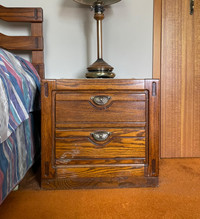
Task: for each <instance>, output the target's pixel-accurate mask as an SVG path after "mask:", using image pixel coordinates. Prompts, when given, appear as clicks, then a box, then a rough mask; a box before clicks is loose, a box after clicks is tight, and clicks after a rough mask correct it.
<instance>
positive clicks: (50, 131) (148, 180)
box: [41, 79, 160, 189]
mask: <svg viewBox="0 0 200 219" xmlns="http://www.w3.org/2000/svg"><path fill="white" fill-rule="evenodd" d="M41 95H42V101H41V102H42V164H41V165H42V187H43V188H47V189H59V188H60V189H63V188H64V189H71V188H72V189H74V188H112V187H142V186H145V187H146V186H157V184H158V172H159V130H160V127H159V111H160V91H159V81H158V80H129V79H127V80H126V79H125V80H121V79H82V80H75V79H74V80H70V79H69V80H68V79H66V80H43V81H42V94H41Z"/></svg>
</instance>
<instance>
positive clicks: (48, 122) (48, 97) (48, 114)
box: [41, 80, 56, 184]
mask: <svg viewBox="0 0 200 219" xmlns="http://www.w3.org/2000/svg"><path fill="white" fill-rule="evenodd" d="M55 87H56V82H55V81H54V80H52V81H50V80H48V82H47V81H46V80H42V84H41V126H42V128H41V130H42V133H41V140H42V149H41V157H42V159H41V174H42V184H48V180H49V179H52V178H54V176H55V169H54V168H53V165H54V164H53V161H54V159H53V158H54V150H53V148H54V140H53V139H54V133H53V129H52V127H53V124H54V118H53V117H52V115H53V110H54V107H52V103H53V94H52V92H53V90H54V89H55ZM53 105H54V104H53Z"/></svg>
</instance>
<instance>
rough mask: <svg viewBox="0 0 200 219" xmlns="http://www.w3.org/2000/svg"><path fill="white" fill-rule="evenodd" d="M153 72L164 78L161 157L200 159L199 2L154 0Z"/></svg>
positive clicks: (162, 88)
mask: <svg viewBox="0 0 200 219" xmlns="http://www.w3.org/2000/svg"><path fill="white" fill-rule="evenodd" d="M193 2H194V10H192V9H193V8H192V3H193ZM161 12H162V13H161ZM161 14H162V16H161ZM160 21H161V22H160ZM160 36H161V37H160ZM160 39H161V40H160ZM160 41H161V43H160ZM159 52H160V53H159ZM153 69H154V70H153V76H154V77H156V78H159V77H160V79H161V157H162V158H171V157H200V1H199V0H194V1H192V0H176V1H174V0H162V1H161V0H154V68H153Z"/></svg>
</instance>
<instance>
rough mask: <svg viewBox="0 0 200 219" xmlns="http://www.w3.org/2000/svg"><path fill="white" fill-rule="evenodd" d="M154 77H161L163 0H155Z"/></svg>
mask: <svg viewBox="0 0 200 219" xmlns="http://www.w3.org/2000/svg"><path fill="white" fill-rule="evenodd" d="M153 14H154V15H153V78H158V79H159V78H160V71H161V30H162V0H154V12H153Z"/></svg>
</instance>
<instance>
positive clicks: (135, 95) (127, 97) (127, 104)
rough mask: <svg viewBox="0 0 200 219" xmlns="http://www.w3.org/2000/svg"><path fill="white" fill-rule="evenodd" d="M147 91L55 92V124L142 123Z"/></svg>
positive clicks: (88, 125) (72, 125)
mask: <svg viewBox="0 0 200 219" xmlns="http://www.w3.org/2000/svg"><path fill="white" fill-rule="evenodd" d="M147 94H148V93H147V92H146V91H141V92H136V91H130V92H129V91H125V92H109V91H108V92H104V93H96V92H94V93H92V92H77V93H74V92H73V93H70V92H57V93H56V94H55V108H56V112H55V126H56V127H57V128H64V127H80V124H81V126H82V127H93V125H94V124H98V127H101V125H102V126H104V127H114V126H115V124H116V125H119V127H123V126H126V127H127V124H128V127H130V126H132V127H133V126H134V124H135V123H138V124H140V125H141V126H145V122H146V120H147V111H148V95H147ZM125 123H126V124H125ZM111 124H112V126H111ZM113 125H114V126H113ZM96 127H97V125H96Z"/></svg>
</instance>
